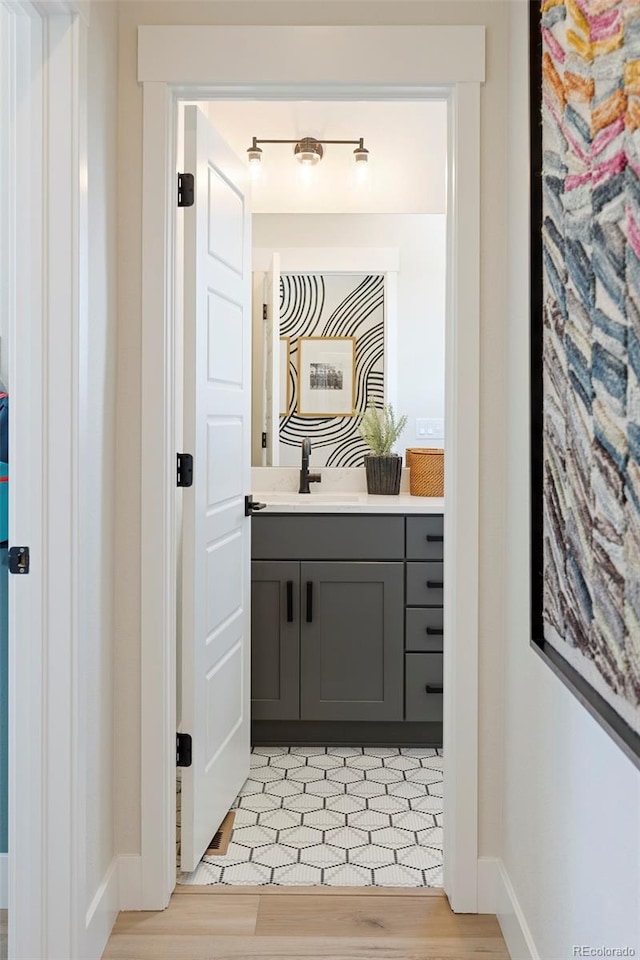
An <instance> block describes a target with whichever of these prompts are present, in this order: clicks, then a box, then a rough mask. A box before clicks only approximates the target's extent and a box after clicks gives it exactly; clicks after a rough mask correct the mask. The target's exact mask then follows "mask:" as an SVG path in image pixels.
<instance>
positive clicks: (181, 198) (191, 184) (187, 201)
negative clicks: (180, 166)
mask: <svg viewBox="0 0 640 960" xmlns="http://www.w3.org/2000/svg"><path fill="white" fill-rule="evenodd" d="M194 200H195V181H194V179H193V174H192V173H179V174H178V206H179V207H192V206H193V204H194Z"/></svg>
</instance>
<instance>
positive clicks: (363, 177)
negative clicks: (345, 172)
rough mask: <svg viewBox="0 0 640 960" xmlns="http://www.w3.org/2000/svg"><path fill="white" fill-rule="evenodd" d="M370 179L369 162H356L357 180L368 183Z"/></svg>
mask: <svg viewBox="0 0 640 960" xmlns="http://www.w3.org/2000/svg"><path fill="white" fill-rule="evenodd" d="M368 179H369V164H368V163H366V162H365V163H363V162H362V161H360V162H357V163H356V180H357V181H358V183H366V182H367V180H368Z"/></svg>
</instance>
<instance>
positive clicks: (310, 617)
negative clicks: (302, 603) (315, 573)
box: [307, 581, 313, 623]
mask: <svg viewBox="0 0 640 960" xmlns="http://www.w3.org/2000/svg"><path fill="white" fill-rule="evenodd" d="M312 622H313V584H312V583H311V581H308V583H307V623H312Z"/></svg>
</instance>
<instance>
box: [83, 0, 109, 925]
mask: <svg viewBox="0 0 640 960" xmlns="http://www.w3.org/2000/svg"><path fill="white" fill-rule="evenodd" d="M117 43H118V4H117V3H116V2H113V0H101V2H99V3H93V4H92V5H91V11H90V21H89V30H88V34H87V187H88V193H87V197H88V209H87V216H88V234H89V244H88V281H89V283H88V296H89V311H88V323H87V328H86V330H83V331H82V346H81V349H82V350H83V351H84V357H83V366H84V369H85V373H86V383H85V384H84V386H85V390H84V391H83V396H82V401H83V405H82V409H81V410H80V411H79V415H80V425H81V434H80V456H81V473H82V479H83V487H82V495H81V501H80V518H79V522H80V550H81V555H80V557H79V558H78V567H79V570H80V611H79V612H80V638H81V653H80V656H81V662H80V664H79V669H80V677H81V680H80V683H81V690H82V694H81V695H82V697H83V710H82V717H83V723H85V724H86V730H85V736H84V743H85V744H86V752H85V756H83V757H82V758H80V769H83V770H84V778H85V784H84V788H85V797H86V807H85V809H86V819H85V823H84V825H83V827H82V833H83V836H84V837H85V841H84V858H85V864H84V866H85V871H86V873H85V880H84V885H83V886H84V902H83V909H84V911H85V912H86V913H87V916H88V915H89V913H90V911H91V909H92V904H94V898H96V896H97V895H98V894H100V893H101V891H102V887H103V884H104V883H105V878H107V877H108V876H109V871H110V868H111V865H112V862H113V858H114V856H115V854H116V849H117V848H116V841H115V831H114V804H115V797H116V781H115V768H114V750H115V748H114V725H115V716H114V711H115V704H114V663H115V641H114V612H113V608H114V602H113V601H114V592H113V571H114V566H115V564H116V552H115V531H114V527H115V503H114V499H115V472H116V458H115V453H116V445H115V413H116V366H117V343H116V340H117V309H118V284H117V273H118V262H117V246H116V243H117V199H116V192H117V147H118V142H117V85H118V73H117V68H118V48H117Z"/></svg>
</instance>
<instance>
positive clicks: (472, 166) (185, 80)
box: [122, 26, 485, 913]
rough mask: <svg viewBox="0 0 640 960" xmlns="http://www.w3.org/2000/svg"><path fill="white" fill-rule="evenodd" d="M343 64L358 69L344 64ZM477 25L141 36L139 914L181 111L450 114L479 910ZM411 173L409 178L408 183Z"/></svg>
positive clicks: (459, 802)
mask: <svg viewBox="0 0 640 960" xmlns="http://www.w3.org/2000/svg"><path fill="white" fill-rule="evenodd" d="M354 51H357V56H354ZM484 78H485V30H484V27H479V26H475V27H417V26H412V27H203V26H199V27H184V26H179V27H140V28H139V29H138V79H139V81H140V82H141V83H142V85H143V181H142V356H143V365H142V371H141V385H142V438H143V439H142V449H141V454H142V477H141V497H140V502H141V509H142V517H141V521H142V529H141V571H140V573H141V608H142V615H141V634H142V635H141V644H142V651H141V655H142V662H141V691H140V692H141V702H142V710H141V750H142V764H141V789H142V843H141V853H142V879H141V890H140V898H139V902H135V903H134V902H132V903H123V904H122V906H123V908H126V907H129V908H142V909H152V910H157V909H162V908H163V907H165V906H166V904H167V903H168V900H169V897H170V896H171V893H172V891H173V889H174V886H175V789H174V786H173V784H174V777H175V754H174V746H175V732H176V725H175V724H176V700H175V671H176V666H175V650H176V610H175V584H176V533H175V530H176V527H175V522H174V521H175V509H176V491H175V456H176V446H175V440H174V438H175V436H176V432H175V431H176V424H175V410H174V405H175V401H174V384H175V376H176V375H175V370H174V347H175V328H174V308H175V304H174V302H173V286H174V250H173V244H174V236H175V222H176V172H177V170H176V118H177V105H178V103H179V101H181V100H183V99H189V100H191V101H193V100H198V99H222V98H229V99H233V98H237V99H239V98H241V99H244V100H247V99H255V100H275V99H289V100H290V99H336V100H354V99H366V100H385V99H391V100H393V99H404V100H406V99H428V98H430V97H437V98H438V99H443V98H446V99H447V100H448V102H449V178H448V183H449V197H448V245H449V255H448V297H447V301H448V308H447V334H446V404H445V416H446V422H447V437H446V444H445V456H446V463H447V470H446V480H445V498H446V527H447V536H446V539H445V559H444V565H445V578H444V579H445V598H444V608H445V623H446V631H447V644H446V649H445V656H444V691H445V692H444V711H445V716H444V737H445V740H444V749H445V756H446V758H447V762H446V769H445V818H444V824H445V840H444V843H445V850H446V853H445V871H444V887H445V891H446V892H447V894H448V896H449V900H450V902H451V905H452V907H453V909H454V910H456V911H458V912H470V913H473V912H476V910H477V907H478V890H477V885H478V566H479V558H478V525H479V412H478V411H479V406H480V404H479V319H480V305H479V304H480V85H481V84H482V83H483V82H484ZM416 175H419V171H418V170H416Z"/></svg>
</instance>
